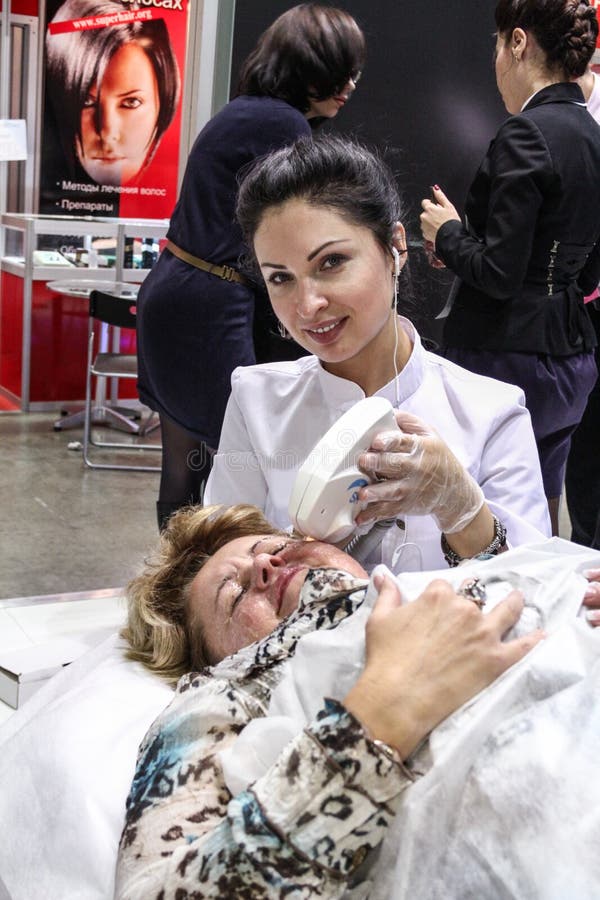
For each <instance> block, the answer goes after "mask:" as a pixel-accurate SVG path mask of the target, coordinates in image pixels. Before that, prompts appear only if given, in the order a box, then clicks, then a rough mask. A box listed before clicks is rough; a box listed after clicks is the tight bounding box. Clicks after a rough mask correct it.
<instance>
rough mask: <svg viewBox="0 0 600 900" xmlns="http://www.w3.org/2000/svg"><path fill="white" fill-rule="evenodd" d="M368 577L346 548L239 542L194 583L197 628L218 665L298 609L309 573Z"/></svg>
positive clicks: (192, 618) (269, 540)
mask: <svg viewBox="0 0 600 900" xmlns="http://www.w3.org/2000/svg"><path fill="white" fill-rule="evenodd" d="M321 567H328V568H335V569H342V570H343V571H345V572H349V573H350V574H351V575H356V576H357V577H358V578H364V577H365V576H366V573H365V570H364V569H363V568H362V566H361V565H359V563H357V562H356V561H355V560H353V559H352V558H351V557H350V556H348V555H347V554H346V553H344V552H343V551H342V550H338V548H337V547H334V546H332V545H331V544H323V543H321V542H320V541H303V540H294V539H290V538H286V537H282V536H281V535H259V534H257V535H250V536H248V537H241V538H236V539H235V540H233V541H230V542H229V543H228V544H226V545H225V546H224V547H222V548H221V549H220V550H218V551H217V552H216V553H215V554H213V556H212V557H211V558H210V559H209V560H208V562H207V563H206V564H205V565H204V566H203V568H202V569H201V570H200V572H199V573H198V575H196V578H195V579H194V581H193V582H192V585H191V590H190V596H189V601H188V619H189V623H190V627H191V628H200V629H202V631H203V633H204V635H205V636H206V644H207V646H208V649H209V651H210V655H211V658H212V659H213V660H214V661H218V660H221V659H224V658H225V657H226V656H229V655H230V654H231V653H235V652H236V651H237V650H240V649H241V648H242V647H246V646H248V644H252V643H253V642H254V641H257V640H260V639H261V638H263V637H266V636H267V635H268V634H270V633H271V632H272V631H273V630H274V629H275V628H276V627H277V626H278V625H279V623H280V622H281V621H282V620H283V619H285V618H286V617H287V616H289V615H290V613H292V612H293V611H294V610H295V609H296V607H297V606H298V600H299V597H300V591H301V588H302V585H303V584H304V581H305V579H306V576H307V574H308V571H309V569H314V568H321Z"/></svg>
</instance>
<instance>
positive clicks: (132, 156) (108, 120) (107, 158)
mask: <svg viewBox="0 0 600 900" xmlns="http://www.w3.org/2000/svg"><path fill="white" fill-rule="evenodd" d="M158 112H159V96H158V85H157V82H156V75H155V74H154V69H153V67H152V63H151V62H150V60H149V58H148V57H147V56H146V54H145V53H144V51H143V50H142V49H141V47H139V46H138V45H137V44H135V43H131V44H125V45H124V46H123V47H121V48H120V49H119V50H117V52H116V53H115V54H114V55H113V56H112V57H111V60H110V62H109V64H108V65H107V67H106V69H105V71H104V77H103V79H102V83H101V85H100V89H99V88H98V85H95V86H93V87H92V88H91V89H90V92H89V94H88V97H87V100H86V102H85V105H84V107H83V109H82V111H81V140H80V141H79V140H78V141H77V156H78V157H79V161H80V163H81V165H82V166H83V168H84V169H85V171H86V172H87V173H88V175H89V176H90V177H91V178H93V179H94V181H97V182H98V184H112V185H119V184H122V183H123V182H126V181H129V180H131V179H132V178H134V177H135V176H136V175H137V174H138V172H139V171H140V169H142V167H143V165H144V162H145V160H146V156H147V154H148V151H149V149H150V145H151V143H152V139H153V137H154V134H155V132H156V122H157V119H158Z"/></svg>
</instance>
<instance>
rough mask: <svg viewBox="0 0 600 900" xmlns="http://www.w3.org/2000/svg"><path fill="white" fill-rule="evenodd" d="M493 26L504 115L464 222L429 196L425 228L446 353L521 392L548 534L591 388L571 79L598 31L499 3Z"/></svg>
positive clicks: (593, 199)
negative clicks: (446, 294) (440, 288)
mask: <svg viewBox="0 0 600 900" xmlns="http://www.w3.org/2000/svg"><path fill="white" fill-rule="evenodd" d="M495 15H496V27H497V31H498V34H497V41H496V80H497V83H498V89H499V91H500V93H501V94H502V99H503V100H504V104H505V106H506V108H507V110H508V112H509V113H510V117H509V118H508V119H507V120H506V121H505V122H504V124H503V125H502V127H501V128H500V131H499V132H498V134H497V135H496V137H495V139H494V140H493V141H492V143H491V144H490V147H489V150H488V153H487V155H486V157H485V159H484V161H483V163H482V165H481V167H480V169H479V171H478V173H477V175H476V176H475V179H474V181H473V183H472V185H471V188H470V191H469V194H468V196H467V200H466V204H465V212H466V217H465V224H464V225H463V224H462V222H461V221H460V219H459V216H458V214H457V211H456V209H455V208H454V206H453V205H452V204H451V203H450V201H449V200H448V198H447V197H446V196H445V194H444V193H443V191H442V190H440V189H439V188H438V187H437V186H435V187H434V188H433V200H430V199H426V200H423V204H422V205H423V213H422V215H421V227H422V232H423V237H424V238H425V240H426V241H429V242H432V243H433V244H434V245H435V253H436V256H437V257H438V258H439V259H440V260H441V261H442V262H443V263H444V264H445V265H446V266H447V267H448V268H449V269H451V270H452V271H453V272H454V273H455V274H456V275H457V276H458V278H459V279H460V281H459V282H458V283H457V286H456V292H455V299H454V303H453V306H452V308H451V310H450V313H449V315H448V320H447V322H446V326H445V330H444V337H443V345H444V349H443V353H444V355H445V356H446V357H447V358H448V359H451V360H453V361H454V362H457V363H459V364H460V365H462V366H464V367H465V368H467V369H470V370H471V371H473V372H478V373H480V374H484V375H491V376H492V377H494V378H498V379H500V380H503V381H508V382H511V383H513V384H517V385H519V386H520V387H521V388H523V390H524V391H525V399H526V404H527V407H528V409H529V411H530V413H531V418H532V424H533V430H534V433H535V436H536V442H537V447H538V452H539V455H540V462H541V466H542V476H543V479H544V490H545V493H546V497H547V499H548V506H549V509H550V515H551V519H552V526H553V532H554V533H555V534H556V533H557V531H558V507H559V498H560V494H561V490H562V485H563V480H564V472H565V464H566V459H567V454H568V450H569V443H570V439H571V434H572V432H573V431H574V429H575V428H576V426H577V424H578V422H579V421H580V419H581V416H582V414H583V411H584V409H585V405H586V400H587V396H588V394H589V392H590V390H591V389H592V387H593V385H594V382H595V380H596V364H595V361H594V353H593V350H594V347H595V346H596V336H595V333H594V329H593V327H592V324H591V322H590V319H589V316H588V314H587V312H586V310H585V308H584V304H583V297H584V296H585V295H587V294H590V293H591V291H593V290H594V288H595V287H596V285H597V284H598V281H599V280H600V179H599V178H598V172H600V129H599V128H598V125H597V124H596V123H595V122H594V120H593V119H592V117H591V116H590V115H589V114H588V112H587V110H586V106H585V101H584V97H583V94H582V92H581V89H580V87H579V85H578V84H577V83H576V81H575V79H576V78H578V77H579V76H581V75H582V74H583V73H584V72H585V70H586V67H587V65H588V63H589V61H590V59H591V56H592V53H593V52H594V49H595V46H596V38H597V35H598V23H597V21H596V12H595V10H594V9H593V8H592V7H591V6H590V4H589V3H588V0H582V2H573V0H500V2H499V3H498V4H497V6H496V14H495Z"/></svg>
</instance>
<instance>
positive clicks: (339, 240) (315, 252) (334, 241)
mask: <svg viewBox="0 0 600 900" xmlns="http://www.w3.org/2000/svg"><path fill="white" fill-rule="evenodd" d="M346 240H348V238H333V239H332V240H330V241H325V243H324V244H321V246H320V247H317V249H316V250H313V251H312V253H309V254H308V256H307V257H306V261H307V262H310V261H311V260H313V259H314V258H315V256H318V254H319V253H320V252H321V250H324V249H325V247H329V245H330V244H343V243H344V241H346Z"/></svg>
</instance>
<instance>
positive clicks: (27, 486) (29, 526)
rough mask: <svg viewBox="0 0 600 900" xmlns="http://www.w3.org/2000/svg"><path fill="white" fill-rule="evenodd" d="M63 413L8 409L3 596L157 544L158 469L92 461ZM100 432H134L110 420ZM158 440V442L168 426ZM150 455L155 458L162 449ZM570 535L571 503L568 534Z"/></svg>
mask: <svg viewBox="0 0 600 900" xmlns="http://www.w3.org/2000/svg"><path fill="white" fill-rule="evenodd" d="M55 419H56V414H55V413H29V414H27V413H0V448H1V452H0V488H1V492H2V493H1V496H2V514H1V517H0V598H1V599H7V598H12V597H31V596H36V595H38V594H56V593H63V592H71V591H84V590H96V589H99V588H113V587H120V586H122V585H124V584H125V583H126V582H127V581H128V579H129V578H131V577H132V576H133V575H134V574H135V573H136V571H137V570H138V569H139V567H140V566H141V565H142V564H143V560H144V557H145V555H146V554H147V552H148V551H149V550H150V549H151V548H152V546H153V545H154V544H155V542H156V537H157V527H156V517H155V502H156V497H157V494H158V482H159V475H158V473H156V474H155V473H142V472H113V471H98V470H95V471H94V470H91V469H87V468H85V467H84V464H83V459H82V455H81V452H80V451H78V450H70V449H69V448H68V445H69V443H71V442H76V441H78V440H80V439H81V437H82V435H81V430H80V429H79V430H76V429H73V430H69V431H58V432H56V431H54V430H53V427H52V425H53V422H54V421H55ZM96 434H97V437H98V439H103V440H108V439H111V437H112V438H113V439H114V438H116V439H119V440H120V439H126V438H124V436H123V435H122V434H120V433H117V432H114V431H113V430H112V429H107V428H102V429H96ZM150 440H151V441H155V442H157V443H158V442H159V441H160V432H159V431H156V432H154V434H153V435H152V437H151V438H150ZM119 452H120V451H119ZM143 458H144V460H145V461H146V464H148V465H155V464H158V463H159V461H160V453H159V452H153V451H144V453H143ZM103 459H105V460H107V459H114V451H110V452H109V451H103ZM127 459H128V460H131V459H133V460H134V461H136V460H137V459H139V454H136V455H135V456H132V455H130V454H127ZM569 535H570V525H569V521H568V516H567V513H566V509H565V504H564V502H563V504H562V511H561V536H562V537H569Z"/></svg>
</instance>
